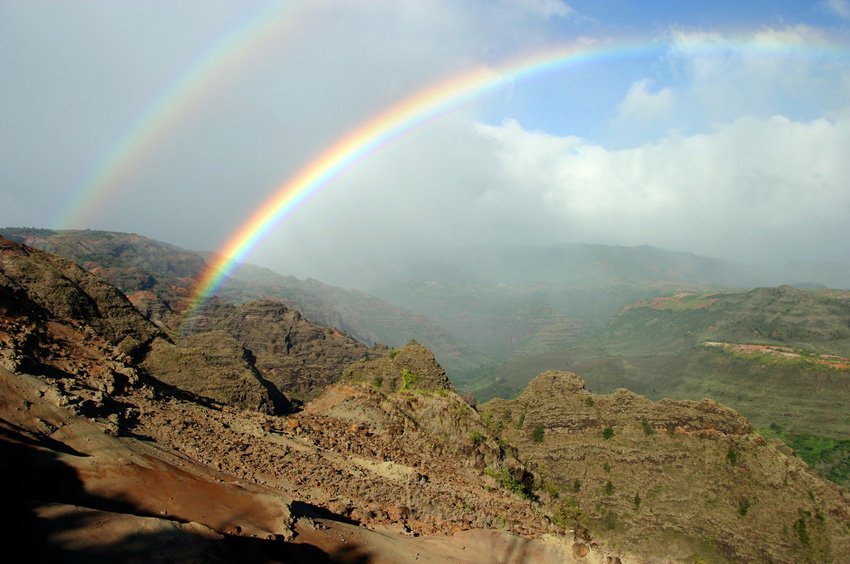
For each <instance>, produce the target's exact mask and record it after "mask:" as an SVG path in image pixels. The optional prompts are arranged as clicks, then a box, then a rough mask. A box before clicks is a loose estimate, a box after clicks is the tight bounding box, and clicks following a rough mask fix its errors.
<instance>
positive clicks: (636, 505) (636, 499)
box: [634, 493, 641, 509]
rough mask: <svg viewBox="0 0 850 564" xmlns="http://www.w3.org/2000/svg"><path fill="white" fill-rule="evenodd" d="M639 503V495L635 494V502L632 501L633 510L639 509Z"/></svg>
mask: <svg viewBox="0 0 850 564" xmlns="http://www.w3.org/2000/svg"><path fill="white" fill-rule="evenodd" d="M640 501H641V500H640V494H639V493H636V494H635V500H634V503H635V509H640Z"/></svg>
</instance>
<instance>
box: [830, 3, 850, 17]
mask: <svg viewBox="0 0 850 564" xmlns="http://www.w3.org/2000/svg"><path fill="white" fill-rule="evenodd" d="M824 5H825V6H826V8H827V9H828V10H829V11H830V12H832V13H833V14H835V15H836V16H838V17H839V18H841V19H842V20H850V2H848V1H847V0H827V1H826V2H824Z"/></svg>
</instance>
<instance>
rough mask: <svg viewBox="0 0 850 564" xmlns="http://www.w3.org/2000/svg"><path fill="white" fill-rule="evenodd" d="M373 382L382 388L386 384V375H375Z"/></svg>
mask: <svg viewBox="0 0 850 564" xmlns="http://www.w3.org/2000/svg"><path fill="white" fill-rule="evenodd" d="M372 383H373V384H374V385H375V387H376V388H380V387H381V386H383V385H384V377H383V376H375V379H374V380H372Z"/></svg>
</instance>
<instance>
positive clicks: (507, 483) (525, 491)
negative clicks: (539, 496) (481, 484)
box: [484, 463, 534, 499]
mask: <svg viewBox="0 0 850 564" xmlns="http://www.w3.org/2000/svg"><path fill="white" fill-rule="evenodd" d="M484 473H485V474H486V475H488V476H490V477H491V478H493V479H494V480H496V483H498V484H499V487H501V488H503V489H505V490H508V491H509V492H511V493H515V494H518V495H521V496H522V497H525V498H527V499H532V498H533V497H534V495H533V494H532V493H531V492H530V491H529V488H528V487H527V486H526V485H525V484H523V483H522V482H521V481H520V480H519V479H517V477H516V476H515V475H514V472H512V471H511V469H510V468H508V467H507V466H505V465H504V464H503V463H493V464H490V465H489V466H487V467H486V468H484Z"/></svg>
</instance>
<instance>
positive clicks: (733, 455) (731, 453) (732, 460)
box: [726, 447, 738, 466]
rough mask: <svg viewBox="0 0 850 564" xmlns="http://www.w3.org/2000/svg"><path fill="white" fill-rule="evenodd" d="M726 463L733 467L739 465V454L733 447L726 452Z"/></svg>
mask: <svg viewBox="0 0 850 564" xmlns="http://www.w3.org/2000/svg"><path fill="white" fill-rule="evenodd" d="M726 462H728V463H729V464H731V465H732V466H734V465H736V464H737V463H738V453H737V452H735V449H734V448H732V447H729V450H727V451H726Z"/></svg>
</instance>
